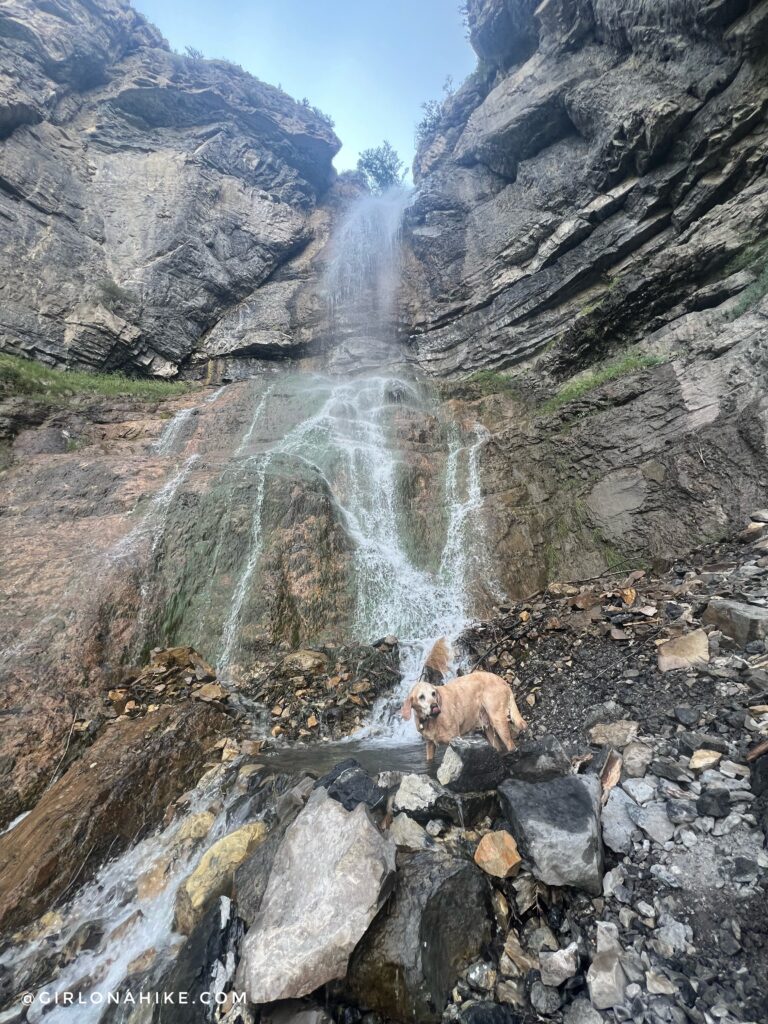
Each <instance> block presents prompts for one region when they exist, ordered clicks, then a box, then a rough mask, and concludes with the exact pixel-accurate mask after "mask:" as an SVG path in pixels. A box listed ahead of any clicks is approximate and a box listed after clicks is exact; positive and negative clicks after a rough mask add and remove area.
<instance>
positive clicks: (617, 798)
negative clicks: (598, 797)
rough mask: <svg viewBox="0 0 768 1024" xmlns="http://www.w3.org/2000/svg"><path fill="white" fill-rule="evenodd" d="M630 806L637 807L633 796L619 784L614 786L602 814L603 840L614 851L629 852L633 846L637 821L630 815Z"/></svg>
mask: <svg viewBox="0 0 768 1024" xmlns="http://www.w3.org/2000/svg"><path fill="white" fill-rule="evenodd" d="M630 808H634V809H635V810H636V809H637V804H636V803H635V801H634V800H633V799H632V797H631V796H630V795H629V794H628V793H625V792H624V790H623V789H619V787H618V786H616V787H614V788H613V789H612V790H611V792H610V794H609V795H608V800H607V802H606V804H605V807H604V808H603V814H602V825H603V842H604V843H605V845H606V846H607V847H608V848H609V849H610V850H613V852H614V853H629V851H630V850H631V848H632V833H633V832H634V830H635V822H634V820H633V819H632V818H631V817H630V813H629V812H630Z"/></svg>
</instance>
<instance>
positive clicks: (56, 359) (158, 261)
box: [0, 0, 339, 375]
mask: <svg viewBox="0 0 768 1024" xmlns="http://www.w3.org/2000/svg"><path fill="white" fill-rule="evenodd" d="M0 62H1V63H0V68H1V69H2V73H1V74H0V220H1V221H2V224H3V230H2V233H0V268H1V270H2V272H1V273H0V306H1V307H2V312H1V313H0V349H2V350H5V351H10V352H13V353H16V354H20V355H25V356H29V357H33V358H37V359H42V360H44V361H46V362H48V363H52V364H57V365H67V366H79V367H95V368H100V369H117V368H123V367H124V368H127V369H129V370H134V371H143V372H148V373H152V374H159V375H173V374H175V373H176V372H177V370H178V368H179V366H180V365H182V364H184V362H185V361H186V360H188V359H189V357H190V355H191V353H192V352H193V351H194V352H203V353H204V352H205V345H206V338H207V336H208V334H209V333H211V332H212V331H213V330H214V329H215V327H216V325H217V324H219V323H220V321H221V320H222V319H223V318H225V317H227V316H230V317H232V316H234V315H235V310H236V309H237V308H238V307H239V306H240V305H241V304H242V303H244V302H247V301H248V299H249V296H250V295H251V294H252V293H253V291H254V290H255V289H257V288H258V287H259V285H261V284H262V283H263V282H264V281H266V280H267V278H269V277H270V275H272V274H273V273H274V272H275V270H276V269H277V268H279V267H280V266H281V264H283V263H284V262H285V261H286V260H287V259H288V258H289V257H291V256H292V255H293V254H295V253H297V252H299V251H300V250H301V249H302V248H303V247H304V246H306V244H307V243H308V241H309V240H310V239H311V237H312V233H313V216H315V210H316V206H317V202H318V197H319V196H321V195H322V194H323V193H324V192H325V191H326V190H327V188H328V186H329V184H330V183H331V182H332V180H333V177H334V171H333V169H332V167H331V159H332V157H333V155H334V153H335V152H336V151H337V149H338V147H339V142H338V140H337V139H336V137H335V135H334V133H333V131H332V128H331V126H330V123H329V122H328V121H327V120H326V119H325V118H323V117H322V116H320V115H318V114H317V113H316V112H314V111H313V110H312V109H311V108H309V107H307V106H305V105H303V104H300V103H296V102H294V101H293V100H292V99H290V97H288V96H287V95H286V94H285V93H283V92H282V91H281V90H279V89H276V88H273V87H272V86H269V85H266V84H264V83H263V82H260V81H259V80H258V79H255V78H253V77H252V76H250V75H248V74H246V73H245V72H244V71H242V70H241V69H240V68H238V67H236V66H234V65H231V64H228V63H226V62H224V61H205V60H195V59H190V58H187V57H182V56H179V55H178V54H175V53H172V52H171V51H170V50H169V49H168V46H167V44H166V43H165V41H164V40H163V39H162V37H161V36H160V35H159V33H158V32H157V30H156V29H154V28H153V27H152V26H151V25H149V24H148V23H147V22H146V21H145V20H144V19H143V18H142V17H141V16H140V15H139V14H137V13H136V12H135V11H133V10H132V9H131V8H130V6H129V5H128V3H127V2H126V0H104V2H101V3H99V4H92V3H89V2H87V0H60V2H58V3H56V4H46V5H41V4H37V3H34V2H32V0H19V2H15V0H14V2H11V3H8V4H5V5H3V8H2V11H0ZM273 348H274V345H273ZM213 349H214V350H215V345H214V346H213ZM271 351H272V350H271V349H270V354H271Z"/></svg>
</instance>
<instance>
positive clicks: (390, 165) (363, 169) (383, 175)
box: [357, 139, 405, 193]
mask: <svg viewBox="0 0 768 1024" xmlns="http://www.w3.org/2000/svg"><path fill="white" fill-rule="evenodd" d="M357 169H358V171H360V173H361V174H362V175H363V176H364V177H365V180H366V181H367V183H368V188H369V189H370V190H371V192H376V193H379V192H386V190H387V189H388V188H396V187H397V186H398V185H402V183H403V178H404V177H405V164H404V163H403V161H402V160H401V159H400V157H399V156H398V155H397V150H396V149H395V148H394V146H392V144H391V143H389V142H387V140H386V139H385V140H384V141H383V142H382V144H381V145H380V146H374V147H373V148H372V149H364V150H363V152H362V153H361V154H360V158H359V159H358V161H357Z"/></svg>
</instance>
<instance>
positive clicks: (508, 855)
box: [475, 831, 522, 878]
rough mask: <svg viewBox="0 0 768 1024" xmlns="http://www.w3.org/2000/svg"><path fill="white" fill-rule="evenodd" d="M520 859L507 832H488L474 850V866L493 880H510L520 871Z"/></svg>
mask: <svg viewBox="0 0 768 1024" xmlns="http://www.w3.org/2000/svg"><path fill="white" fill-rule="evenodd" d="M521 860H522V858H521V857H520V854H519V853H518V852H517V843H516V842H515V840H514V839H513V838H512V836H511V835H510V834H509V832H503V831H502V832H488V833H486V835H484V836H483V838H482V839H481V840H480V842H479V843H478V846H477V849H476V850H475V864H477V866H478V867H479V868H481V869H482V870H483V871H484V872H485V873H486V874H487V875H492V876H493V877H494V878H511V877H513V876H514V875H516V874H517V872H518V871H519V870H520V862H521Z"/></svg>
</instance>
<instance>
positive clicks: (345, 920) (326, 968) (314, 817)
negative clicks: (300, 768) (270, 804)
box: [238, 789, 395, 1003]
mask: <svg viewBox="0 0 768 1024" xmlns="http://www.w3.org/2000/svg"><path fill="white" fill-rule="evenodd" d="M394 872H395V846H394V843H393V842H392V840H391V839H390V838H389V837H388V836H386V835H383V834H382V833H380V832H379V831H378V829H377V828H376V826H375V825H374V823H373V822H372V820H371V818H370V817H369V814H368V811H367V809H366V808H365V806H364V805H362V804H360V805H358V806H357V807H356V808H355V809H354V810H353V811H347V810H345V809H344V808H343V807H342V805H341V804H340V803H338V802H337V801H336V800H333V799H331V798H330V797H329V796H328V795H327V793H325V792H324V791H323V790H322V789H318V790H315V791H314V792H313V793H312V796H311V797H310V798H309V800H308V801H307V805H306V807H305V808H304V810H303V811H302V812H301V813H300V814H299V816H298V818H297V819H296V820H295V821H294V822H293V824H292V825H291V826H290V828H289V829H288V830H287V832H286V834H285V837H284V839H283V842H282V843H281V845H280V848H279V849H278V851H277V853H276V855H275V859H274V861H273V864H272V872H271V874H270V877H269V882H268V883H267V889H266V892H265V893H264V898H263V899H262V901H261V906H260V908H259V911H258V914H257V915H256V917H255V919H254V921H253V923H252V924H251V928H250V930H249V932H248V935H247V936H246V940H245V944H244V948H243V959H242V961H241V964H240V967H239V969H238V984H239V985H241V986H242V988H243V989H244V990H245V991H246V992H247V993H248V998H249V1000H250V1001H251V1002H253V1003H270V1002H273V1001H275V1000H277V999H293V998H298V997H300V996H303V995H306V994H307V993H309V992H313V991H314V990H315V989H316V988H319V986H320V985H324V984H325V983H326V982H328V981H332V980H334V979H336V978H342V977H343V976H344V975H345V973H346V971H347V963H348V961H349V956H350V954H351V952H352V950H353V949H354V948H355V946H356V945H357V943H358V942H359V941H360V938H361V937H362V935H363V934H364V933H365V931H366V929H367V928H368V926H369V925H370V923H371V921H372V920H373V918H374V917H375V916H376V913H377V912H378V910H379V908H380V907H381V905H382V903H383V902H384V900H385V899H386V898H387V896H388V895H389V893H390V891H391V886H392V883H393V881H394Z"/></svg>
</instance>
